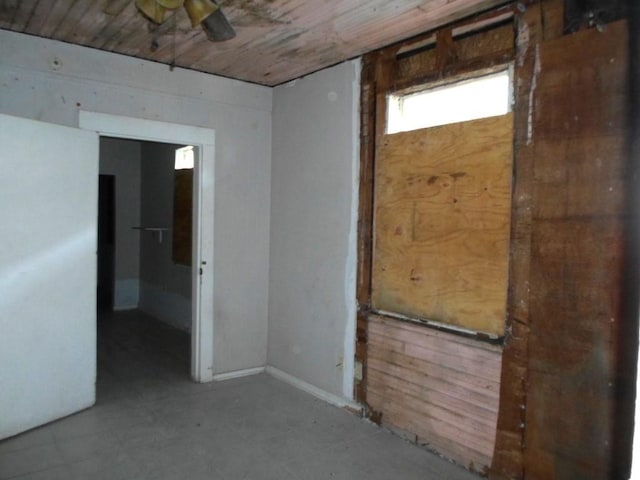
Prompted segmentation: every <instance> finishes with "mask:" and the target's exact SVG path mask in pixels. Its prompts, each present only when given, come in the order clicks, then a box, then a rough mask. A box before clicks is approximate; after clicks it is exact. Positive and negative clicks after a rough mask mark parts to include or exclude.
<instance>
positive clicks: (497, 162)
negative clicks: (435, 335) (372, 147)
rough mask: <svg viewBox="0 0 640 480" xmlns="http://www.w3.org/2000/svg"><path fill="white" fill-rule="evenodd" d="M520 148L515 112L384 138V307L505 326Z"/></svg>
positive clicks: (379, 247)
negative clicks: (514, 175)
mask: <svg viewBox="0 0 640 480" xmlns="http://www.w3.org/2000/svg"><path fill="white" fill-rule="evenodd" d="M512 156H513V117H512V115H511V114H508V115H504V116H501V117H493V118H487V119H482V120H475V121H471V122H463V123H457V124H452V125H446V126H441V127H435V128H430V129H424V130H417V131H413V132H405V133H399V134H394V135H386V136H384V137H383V140H382V142H381V144H380V145H379V148H378V161H377V169H376V183H375V185H376V189H375V205H376V207H375V247H374V261H373V305H374V307H375V308H376V309H379V310H386V311H392V312H397V313H402V314H405V315H410V316H415V317H420V318H426V319H429V320H435V321H439V322H443V323H449V324H452V325H456V326H461V327H464V328H468V329H471V330H475V331H481V332H486V333H490V334H494V335H498V336H500V335H502V334H503V330H504V318H505V308H506V291H507V259H508V248H509V229H510V214H511V176H512Z"/></svg>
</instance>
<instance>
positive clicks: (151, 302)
mask: <svg viewBox="0 0 640 480" xmlns="http://www.w3.org/2000/svg"><path fill="white" fill-rule="evenodd" d="M183 146H184V145H171V144H167V143H151V142H144V143H143V144H142V179H141V205H140V222H141V225H143V226H156V227H167V228H168V230H167V231H166V232H165V233H164V234H163V238H162V242H160V237H159V235H158V234H157V233H152V232H150V231H146V232H141V234H140V310H142V311H144V312H146V313H148V314H149V315H151V316H153V317H155V318H157V319H159V320H162V321H163V322H165V323H168V324H170V325H173V326H174V327H176V328H179V329H181V330H185V331H190V330H191V267H190V266H187V265H179V264H176V263H174V262H173V205H174V188H175V181H174V176H175V170H174V163H175V153H176V149H178V148H180V147H183Z"/></svg>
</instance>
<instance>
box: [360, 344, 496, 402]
mask: <svg viewBox="0 0 640 480" xmlns="http://www.w3.org/2000/svg"><path fill="white" fill-rule="evenodd" d="M394 343H396V341H395V340H391V341H390V340H389V339H386V338H381V337H378V336H377V335H375V334H372V336H371V345H372V346H371V348H372V354H373V355H372V356H376V355H377V356H379V357H380V359H381V360H383V361H384V362H386V363H388V364H389V365H392V364H397V365H400V366H402V367H406V366H409V367H411V366H414V365H416V366H417V365H421V366H423V368H425V369H426V368H429V370H431V369H436V368H439V369H440V371H442V372H443V373H446V374H451V375H453V374H456V373H457V374H460V375H462V376H463V378H464V377H471V378H473V379H476V380H477V382H478V384H479V385H482V386H483V388H484V389H485V390H488V389H490V388H491V389H492V390H493V391H494V392H495V391H496V390H497V387H498V382H497V381H496V373H498V374H499V372H500V368H499V367H498V368H495V367H494V366H493V365H491V366H490V368H486V367H484V362H483V361H482V359H481V356H480V355H478V357H479V360H478V364H479V365H478V366H474V362H473V358H466V359H461V358H459V357H456V356H455V355H454V354H449V355H447V354H441V353H438V352H433V353H430V352H429V350H428V349H419V348H406V345H405V344H404V343H402V344H401V345H400V346H399V347H398V346H397V344H396V345H394ZM416 352H417V354H416ZM469 357H472V355H471V354H470V355H469ZM443 378H446V376H443ZM494 394H495V393H494ZM495 395H497V394H495Z"/></svg>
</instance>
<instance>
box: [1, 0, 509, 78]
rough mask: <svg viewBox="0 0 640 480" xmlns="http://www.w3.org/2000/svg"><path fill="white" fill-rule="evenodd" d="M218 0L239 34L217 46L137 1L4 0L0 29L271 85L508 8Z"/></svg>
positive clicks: (374, 0)
mask: <svg viewBox="0 0 640 480" xmlns="http://www.w3.org/2000/svg"><path fill="white" fill-rule="evenodd" d="M218 3H219V5H221V7H222V9H223V11H224V13H225V15H226V16H227V18H228V19H229V21H230V22H231V24H232V25H233V27H234V28H235V30H236V32H237V36H236V37H235V38H234V39H232V40H229V41H227V42H221V43H212V42H209V41H208V40H207V38H206V36H205V34H204V32H202V30H201V29H200V28H195V29H194V28H191V23H190V22H189V19H188V17H187V15H186V13H185V11H184V10H183V9H178V10H176V11H175V13H174V14H172V15H171V16H168V17H167V20H166V21H165V22H164V23H163V24H162V25H161V26H154V25H153V24H151V23H150V22H148V21H147V20H146V19H145V18H144V17H143V16H142V15H141V14H140V13H139V12H138V11H137V9H136V8H135V6H134V0H0V28H1V29H5V30H13V31H16V32H23V33H27V34H31V35H37V36H41V37H45V38H52V39H56V40H61V41H64V42H69V43H74V44H78V45H85V46H89V47H93V48H98V49H100V50H106V51H110V52H117V53H121V54H125V55H131V56H134V57H139V58H144V59H148V60H153V61H157V62H162V63H166V64H172V63H174V64H175V65H177V66H180V67H185V68H190V69H194V70H199V71H202V72H207V73H213V74H218V75H223V76H227V77H231V78H236V79H239V80H246V81H249V82H254V83H258V84H262V85H270V86H273V85H278V84H281V83H284V82H287V81H289V80H292V79H295V78H298V77H301V76H303V75H306V74H308V73H311V72H314V71H316V70H319V69H322V68H324V67H327V66H330V65H333V64H336V63H339V62H341V61H344V60H347V59H349V58H353V57H357V56H359V55H361V54H363V53H366V52H368V51H372V50H374V49H377V48H380V47H382V46H385V45H389V44H392V43H394V42H397V41H400V40H403V39H406V38H409V37H411V36H413V35H416V34H418V33H422V32H425V31H427V30H430V29H432V28H435V27H437V26H439V25H443V24H445V23H448V22H451V21H454V20H456V19H459V18H462V17H464V16H469V15H473V14H474V13H476V12H479V11H481V10H485V9H487V8H490V7H492V6H495V5H497V4H502V3H507V2H505V1H504V0H502V1H501V0H322V1H320V0H220V1H219V2H218ZM0 61H1V59H0Z"/></svg>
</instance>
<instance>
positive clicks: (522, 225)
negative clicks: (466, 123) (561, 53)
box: [489, 3, 544, 480]
mask: <svg viewBox="0 0 640 480" xmlns="http://www.w3.org/2000/svg"><path fill="white" fill-rule="evenodd" d="M543 24H544V22H543V19H542V9H541V6H540V4H539V3H536V4H533V5H529V6H528V7H527V8H525V9H524V11H523V12H519V13H518V14H517V15H516V24H515V26H516V60H515V64H514V83H515V85H514V100H515V107H514V184H513V196H512V214H511V241H510V253H509V289H508V293H507V320H506V330H507V335H506V337H505V342H504V353H503V357H502V358H503V360H502V377H501V381H500V385H501V387H500V412H499V416H498V426H497V432H496V443H495V451H494V454H493V463H492V465H491V469H490V472H489V478H491V479H496V480H497V479H522V478H524V455H523V449H524V432H525V428H526V424H525V416H526V408H527V368H528V356H529V322H530V315H529V293H530V284H529V277H530V268H531V229H532V205H533V176H534V174H533V160H534V145H533V143H532V139H531V138H530V123H531V121H532V119H533V115H534V113H535V112H534V107H535V105H534V104H533V102H532V100H531V99H532V95H533V94H534V93H535V89H536V82H537V77H538V74H539V72H538V69H539V64H538V62H537V48H536V45H537V44H538V43H539V42H540V41H541V40H542V32H543Z"/></svg>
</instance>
